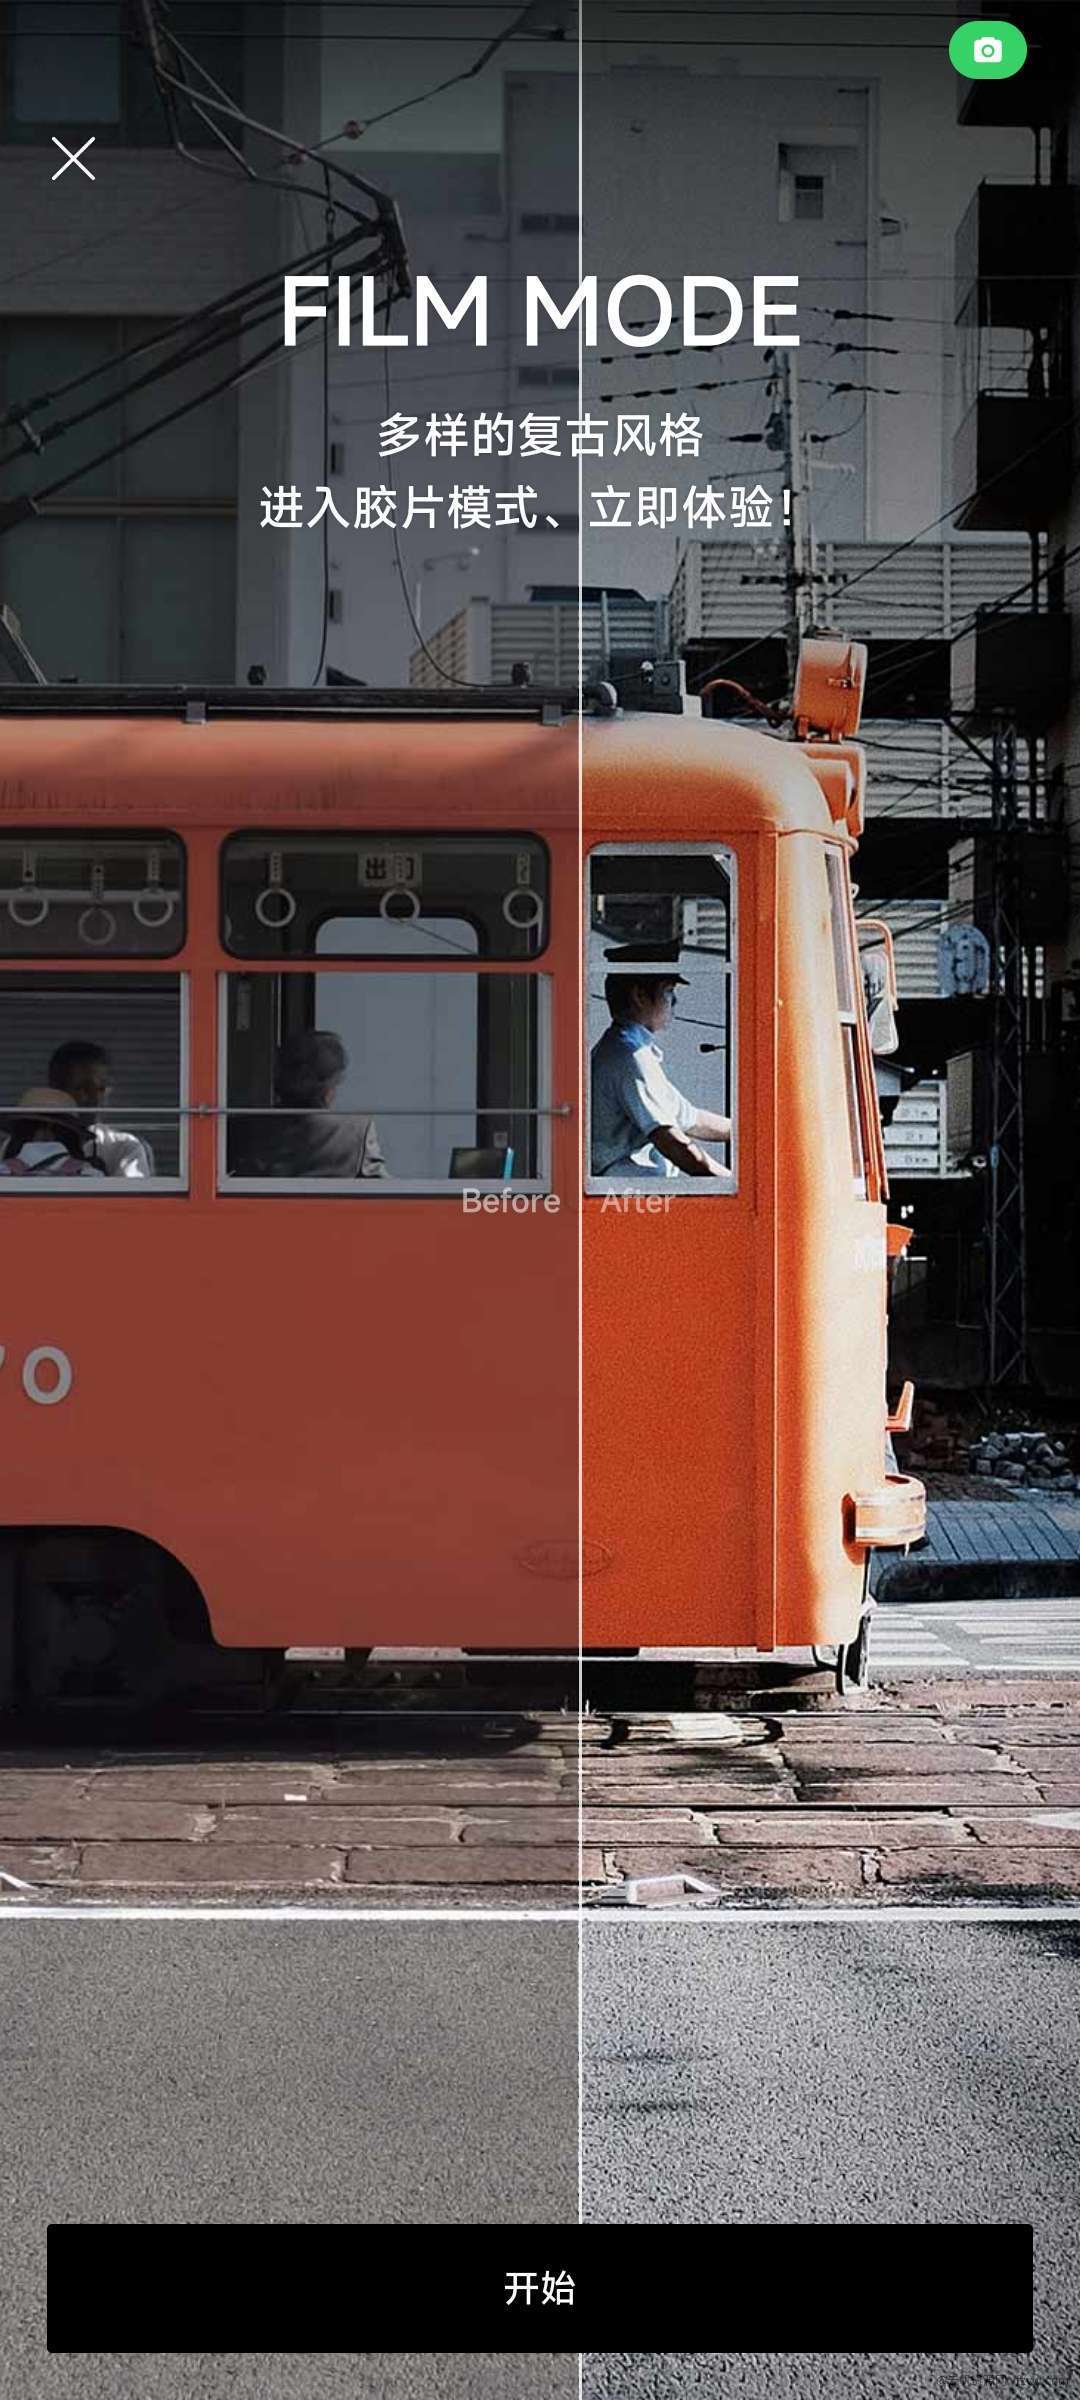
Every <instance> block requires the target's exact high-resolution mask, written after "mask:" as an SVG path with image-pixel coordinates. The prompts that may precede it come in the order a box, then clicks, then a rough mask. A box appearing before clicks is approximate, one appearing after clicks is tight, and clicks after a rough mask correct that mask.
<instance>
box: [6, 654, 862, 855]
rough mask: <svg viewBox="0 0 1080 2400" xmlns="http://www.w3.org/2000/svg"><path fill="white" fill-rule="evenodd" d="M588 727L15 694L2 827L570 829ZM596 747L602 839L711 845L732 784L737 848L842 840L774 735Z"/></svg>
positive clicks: (210, 694) (556, 718)
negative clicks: (754, 841)
mask: <svg viewBox="0 0 1080 2400" xmlns="http://www.w3.org/2000/svg"><path fill="white" fill-rule="evenodd" d="M586 708H587V709H588V695H586ZM579 714H580V711H579V704H578V695H577V693H576V692H575V691H573V690H564V689H552V690H534V689H532V688H531V687H528V686H526V687H524V688H520V687H517V686H507V685H500V686H498V687H496V688H494V689H491V690H474V689H471V688H470V689H469V690H467V691H458V690H456V689H455V690H452V691H446V692H442V691H439V692H428V691H423V690H411V689H410V690H406V691H388V690H379V691H376V690H373V689H370V688H368V687H366V686H351V685H350V686H330V687H326V686H319V687H317V688H315V689H314V690H310V691H294V690H283V691H268V690H265V689H258V688H251V687H242V688H239V689H236V690H234V689H232V688H230V687H226V686H202V687H191V686H179V687H178V686H152V685H136V686H126V687H117V686H103V687H92V686H87V685H48V684H36V685H19V686H6V687H0V818H2V817H5V816H6V817H9V818H15V819H21V820H22V821H23V822H24V823H25V821H26V820H27V818H30V819H38V818H40V817H45V818H46V819H47V820H48V821H51V822H52V823H53V824H55V825H57V826H60V825H62V824H63V823H64V821H65V819H66V821H67V822H68V824H69V825H70V824H71V823H73V822H78V820H79V819H80V817H82V816H83V815H85V816H87V817H92V818H94V819H95V820H97V821H99V822H106V821H108V820H110V819H111V820H112V821H113V822H114V823H116V822H125V821H126V822H127V823H129V824H137V823H138V822H139V821H140V819H141V820H142V822H144V823H161V822H165V821H167V820H170V819H171V821H172V822H173V823H175V824H177V825H184V824H198V823H200V822H202V823H213V824H220V823H221V822H222V821H223V819H224V820H226V821H229V822H232V821H235V822H237V823H242V822H245V821H246V822H249V823H252V824H256V823H258V822H259V820H260V819H261V820H263V821H264V822H265V820H266V819H267V818H268V817H269V818H271V819H272V818H275V817H278V818H280V819H282V820H284V819H285V818H286V817H287V816H289V815H290V814H295V813H296V812H297V811H298V810H299V811H301V812H302V814H303V817H304V821H305V822H307V823H312V822H316V821H318V819H319V817H320V816H322V817H324V820H325V821H326V822H327V823H328V824H329V823H333V822H334V821H336V820H339V819H340V816H341V813H342V811H343V810H344V809H346V808H353V809H355V807H356V806H357V804H358V802H359V803H362V804H363V805H364V806H365V813H367V809H368V807H369V805H370V808H371V810H372V811H373V812H374V813H373V815H372V821H373V822H374V821H375V815H377V814H379V813H381V814H382V815H383V816H384V817H385V818H387V819H391V820H393V819H397V820H398V821H399V822H402V821H404V820H405V818H406V817H408V819H410V820H411V821H412V822H413V823H416V824H424V823H427V824H431V825H433V826H434V825H445V824H446V823H447V821H448V820H449V821H453V823H454V824H456V825H469V824H473V825H476V826H479V825H481V824H487V825H494V826H499V825H503V824H505V825H507V826H512V827H514V828H515V829H516V830H520V829H521V828H522V827H523V826H525V825H526V824H532V825H535V826H536V827H537V829H538V830H543V828H544V827H545V826H547V827H550V828H552V829H555V828H560V827H567V826H572V825H574V824H576V822H577V816H578V796H577V734H578V718H579ZM361 726H362V727H363V736H364V738H363V743H362V746H361V745H358V743H357V734H358V732H359V731H360V728H361ZM587 735H588V739H587V748H586V777H587V785H588V790H587V795H586V814H587V816H588V818H589V821H590V831H591V832H595V831H597V830H601V831H608V830H610V832H611V834H612V835H613V836H618V835H622V836H623V838H626V837H627V836H630V837H631V838H632V836H633V832H634V828H635V826H637V825H640V827H641V830H642V834H643V836H644V835H645V834H646V833H647V834H648V835H649V836H651V837H655V834H656V832H657V829H658V826H659V827H660V828H661V829H670V830H671V831H672V832H674V831H676V830H679V831H681V832H682V833H684V834H686V835H688V836H690V837H691V838H692V837H693V834H694V832H695V830H697V829H698V828H700V831H701V834H702V835H703V836H705V837H707V836H708V835H709V834H712V833H714V832H715V831H716V830H717V803H718V788H717V787H718V783H719V784H720V785H721V786H722V789H723V826H724V829H725V830H729V831H732V832H738V831H741V830H746V831H750V830H752V829H754V828H755V827H761V826H772V827H774V828H776V829H777V830H779V831H783V832H798V831H807V832H815V833H826V832H828V831H830V830H831V829H833V820H832V818H831V816H830V812H829V808H828V805H827V803H826V800H825V798H824V795H823V793H822V790H821V787H820V785H819V783H818V781H817V779H816V777H815V775H814V773H813V771H812V769H811V767H810V765H809V764H808V762H807V760H806V758H805V757H804V756H803V755H802V753H801V750H800V748H799V745H798V744H797V743H794V742H791V741H785V740H782V739H780V738H778V737H777V736H776V735H774V734H770V733H766V732H764V731H761V730H757V729H748V728H746V727H743V726H739V725H731V724H728V723H725V722H720V721H717V720H716V719H713V718H702V717H698V716H694V715H690V714H681V713H674V712H672V713H669V712H668V711H666V710H660V709H658V710H656V711H647V712H643V713H641V714H636V713H635V714H628V715H623V714H621V713H620V714H606V713H604V712H603V711H600V712H598V713H597V714H595V715H589V716H588V720H587Z"/></svg>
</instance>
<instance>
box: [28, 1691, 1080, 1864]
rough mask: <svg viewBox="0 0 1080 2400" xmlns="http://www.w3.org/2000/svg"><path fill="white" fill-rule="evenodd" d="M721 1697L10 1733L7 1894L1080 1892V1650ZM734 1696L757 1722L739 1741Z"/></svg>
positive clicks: (743, 1721) (744, 1722)
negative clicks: (855, 1693)
mask: <svg viewBox="0 0 1080 2400" xmlns="http://www.w3.org/2000/svg"><path fill="white" fill-rule="evenodd" d="M711 1697H712V1699H713V1703H714V1706H713V1710H712V1712H710V1711H709V1710H708V1709H706V1710H705V1711H703V1712H700V1713H698V1714H696V1715H680V1714H679V1713H678V1712H676V1713H675V1714H674V1715H672V1714H671V1713H670V1711H668V1712H667V1713H665V1712H664V1711H663V1710H662V1709H661V1710H654V1711H652V1712H651V1713H650V1712H648V1711H645V1710H640V1711H638V1712H636V1713H635V1712H634V1711H632V1710H629V1709H623V1710H622V1712H621V1713H620V1711H619V1709H618V1708H616V1707H612V1709H611V1710H610V1711H609V1712H608V1713H606V1714H603V1715H597V1716H592V1717H586V1718H585V1719H584V1720H580V1721H579V1720H578V1719H577V1718H575V1717H572V1716H569V1715H566V1714H562V1713H559V1714H554V1713H550V1712H549V1713H544V1712H543V1711H536V1712H534V1713H533V1714H531V1715H529V1716H524V1715H523V1716H520V1717H519V1718H518V1719H517V1720H512V1719H509V1718H506V1719H504V1720H491V1721H489V1722H487V1723H484V1722H479V1723H477V1722H475V1721H470V1720H468V1719H466V1718H462V1719H461V1720H460V1721H457V1720H455V1719H454V1718H453V1717H452V1716H451V1715H447V1716H444V1717H443V1718H441V1719H440V1718H438V1717H437V1716H430V1717H426V1718H424V1719H423V1721H420V1720H417V1721H416V1722H414V1723H411V1724H410V1723H408V1722H403V1721H401V1720H398V1721H397V1722H387V1721H385V1720H380V1718H379V1717H378V1716H377V1715H375V1714H368V1715H364V1716H357V1717H355V1718H346V1717H341V1718H329V1719H326V1720H324V1721H323V1722H321V1723H320V1724H318V1725H313V1724H311V1723H310V1722H309V1723H306V1724H305V1723H302V1722H297V1723H295V1724H286V1725H283V1726H278V1727H273V1728H271V1729H270V1730H267V1729H265V1728H262V1727H259V1726H255V1727H253V1728H250V1729H245V1728H242V1727H241V1728H237V1727H232V1728H222V1727H220V1726H219V1727H217V1728H216V1729H215V1728H213V1727H212V1726H208V1725H204V1726H203V1727H202V1728H201V1729H195V1728H193V1729H192V1730H191V1731H189V1733H188V1734H187V1736H186V1738H185V1739H183V1740H178V1739H177V1738H176V1737H175V1735H174V1736H173V1737H172V1738H171V1739H170V1740H168V1741H166V1740H164V1739H162V1740H159V1741H157V1742H156V1743H149V1742H144V1743H143V1745H142V1746H141V1747H138V1746H136V1743H135V1741H134V1740H128V1741H126V1742H122V1743H121V1742H117V1741H116V1740H115V1739H114V1740H113V1741H112V1743H111V1744H110V1745H108V1746H106V1745H104V1744H103V1743H101V1742H100V1741H99V1742H98V1743H96V1744H95V1743H94V1742H93V1741H92V1740H91V1739H89V1738H88V1736H87V1734H86V1732H85V1731H82V1732H80V1734H79V1737H78V1738H77V1739H75V1740H72V1739H71V1738H70V1737H65V1738H64V1739H62V1740H53V1741H52V1742H51V1743H50V1744H47V1745H44V1746H42V1745H40V1744H38V1745H34V1746H31V1745H29V1744H28V1743H24V1744H22V1745H19V1744H9V1745H8V1747H7V1748H5V1749H2V1750H0V1905H5V1906H7V1907H8V1908H10V1909H14V1910H18V1909H19V1908H20V1907H26V1906H27V1905H29V1904H32V1903H34V1902H41V1901H45V1902H49V1901H55V1902H60V1903H63V1902H72V1901H75V1902H83V1903H86V1902H90V1903H108V1902H111V1901H115V1900H117V1899H125V1900H136V1901H137V1900H147V1901H150V1900H158V1899H165V1900H172V1901H191V1900H204V1899H205V1900H208V1901H218V1900H223V1901H226V1902H230V1901H251V1900H254V1901H256V1902H260V1901H265V1902H281V1901H294V1900H299V1901H302V1900H304V1899H314V1900H317V1901H319V1902H320V1903H322V1902H326V1903H329V1904H332V1905H334V1906H341V1907H343V1908H348V1907H355V1906H357V1905H363V1906H367V1907H374V1908H388V1909H390V1908H392V1909H402V1908H405V1909H408V1908H415V1907H431V1906H437V1907H440V1908H441V1907H446V1906H449V1907H458V1906H462V1907H465V1906H468V1907H471V1908H480V1909H487V1908H492V1907H507V1906H510V1907H516V1906H521V1907H529V1908H540V1909H545V1908H551V1909H565V1908H566V1907H567V1906H574V1905H575V1904H576V1903H577V1901H578V1898H579V1894H580V1895H581V1896H583V1897H584V1899H585V1901H586V1903H590V1902H591V1901H593V1900H598V1899H599V1898H600V1897H601V1895H603V1894H604V1893H605V1892H607V1893H611V1892H613V1891H616V1890H618V1889H619V1887H620V1886H621V1885H622V1884H623V1883H624V1881H625V1880H626V1879H627V1878H649V1877H651V1876H657V1875H659V1876H670V1875H678V1874H680V1873H683V1872H685V1873H689V1874H692V1875H693V1876H695V1877H697V1878H698V1879H700V1880H703V1881H705V1882H707V1883H708V1884H709V1885H710V1886H712V1888H713V1889H714V1890H715V1891H716V1892H717V1893H718V1894H719V1896H720V1898H721V1899H722V1900H725V1901H734V1902H736V1903H740V1904H745V1905H747V1906H750V1907H753V1906H757V1905H762V1904H770V1903H776V1902H779V1901H783V1900H787V1899H793V1900H796V1901H806V1902H829V1901H836V1902H843V1903H851V1902H859V1903H864V1904H865V1905H866V1906H868V1907H874V1906H880V1905H882V1904H885V1905H888V1904H889V1903H891V1902H900V1901H911V1900H913V1899H914V1900H918V1899H933V1900H938V1901H942V1900H944V1901H952V1900H955V1899H964V1898H971V1899H975V1900H979V1901H996V1900H1006V1901H1010V1902H1012V1901H1015V1900H1017V1899H1021V1900H1045V1899H1050V1900H1054V1901H1060V1900H1062V1899H1073V1898H1076V1899H1080V1676H1063V1675H1053V1676H1042V1675H1036V1674H1031V1675H1025V1676H1019V1675H1018V1676H1011V1677H1009V1676H1004V1675H994V1676H988V1675H983V1674H976V1675H964V1674H959V1675H954V1676H950V1677H937V1676H931V1677H929V1678H924V1679H922V1680H919V1679H916V1678H914V1677H910V1676H909V1677H908V1678H907V1679H905V1680H904V1681H902V1682H898V1683H896V1684H894V1685H892V1686H891V1687H890V1686H884V1687H881V1688H878V1689H876V1690H874V1691H872V1692H871V1693H869V1694H867V1695H866V1696H865V1697H861V1698H859V1699H857V1700H856V1701H855V1702H851V1701H849V1702H847V1703H846V1704H843V1705H841V1704H838V1703H836V1702H835V1701H834V1700H832V1699H831V1698H830V1697H829V1696H828V1694H827V1692H826V1691H824V1690H822V1691H819V1692H816V1693H814V1692H812V1693H810V1694H808V1695H806V1696H804V1697H803V1698H802V1700H801V1701H800V1700H799V1699H797V1698H796V1697H795V1696H793V1695H791V1694H788V1695H787V1697H785V1693H784V1687H783V1686H782V1685H780V1686H777V1687H776V1688H775V1689H774V1690H773V1691H772V1692H770V1691H768V1690H765V1691H764V1692H758V1693H757V1694H756V1695H755V1696H754V1697H753V1698H750V1699H748V1698H747V1697H746V1696H745V1695H739V1694H737V1695H736V1701H735V1705H734V1707H733V1706H732V1700H731V1695H730V1694H725V1692H724V1688H723V1679H722V1677H721V1676H719V1675H718V1677H717V1680H716V1688H715V1689H714V1691H713V1693H712V1695H711ZM726 1709H731V1711H732V1716H733V1719H734V1731H735V1733H736V1735H737V1737H738V1738H736V1739H733V1740H730V1741H729V1740H724V1739H721V1740H720V1741H719V1742H717V1741H715V1740H713V1739H711V1738H710V1736H711V1735H712V1734H714V1733H715V1732H716V1731H718V1730H719V1731H720V1732H721V1734H723V1731H724V1727H723V1725H722V1723H721V1722H720V1719H719V1715H718V1713H717V1712H718V1710H726ZM579 1796H580V1800H581V1804H582V1813H581V1814H580V1815H579Z"/></svg>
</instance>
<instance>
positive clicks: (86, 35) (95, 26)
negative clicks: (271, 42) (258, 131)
mask: <svg viewBox="0 0 1080 2400" xmlns="http://www.w3.org/2000/svg"><path fill="white" fill-rule="evenodd" d="M134 13H136V12H129V11H128V10H127V9H125V8H124V7H123V6H122V5H121V0H13V4H12V5H11V6H9V7H8V8H6V9H4V10H3V11H2V12H0V18H2V24H0V83H2V103H3V117H4V132H5V137H6V139H7V140H8V141H10V142H47V141H48V140H49V139H50V138H51V135H52V133H53V130H54V128H55V127H57V126H59V127H60V128H61V130H64V129H66V130H67V131H68V132H69V133H70V132H73V131H77V130H81V129H84V128H85V130H86V131H87V132H90V131H92V132H93V134H94V138H95V141H97V142H101V143H106V142H109V143H113V144H116V145H122V146H123V147H125V148H129V149H139V148H143V147H146V146H149V147H152V148H153V147H156V148H162V149H167V148H169V147H170V145H171V143H172V139H173V135H172V130H171V127H170V125H169V121H168V118H167V117H166V114H165V110H164V108H163V106H162V102H161V95H160V93H159V91H158V88H157V85H156V83H155V81H154V77H153V73H152V71H151V66H150V60H149V58H148V56H147V54H146V51H145V49H144V47H143V45H142V44H141V43H140V42H137V41H135V40H134V39H133V38H132V34H131V29H130V24H129V16H130V15H132V14H134ZM242 31H243V11H242V9H241V8H240V6H239V5H234V4H233V0H214V5H213V7H212V8H209V9H208V8H207V7H206V5H205V0H171V4H170V7H169V9H168V12H167V26H166V41H167V39H168V35H169V34H170V33H171V34H174V35H175V36H176V37H177V39H178V40H180V41H182V42H184V43H185V44H187V45H189V46H190V48H191V50H192V51H193V52H194V53H195V55H196V56H197V57H198V59H199V62H200V64H201V65H202V66H203V67H205V68H206V70H207V72H208V74H209V75H210V76H212V77H213V78H214V80H215V81H216V82H217V84H218V85H219V87H221V88H223V89H224V90H225V91H227V92H228V94H229V96H230V98H231V99H233V100H235V101H236V102H237V103H238V104H242V100H243V40H242ZM181 122H182V127H183V133H184V138H185V140H186V141H187V142H188V143H189V144H190V145H191V146H192V147H193V148H196V149H198V148H203V149H205V148H207V147H208V146H210V145H211V141H212V137H211V136H210V135H209V134H208V133H207V131H206V129H205V127H204V126H203V125H202V124H200V122H199V120H198V118H196V117H194V116H192V115H191V113H190V111H185V110H184V107H183V103H182V102H181ZM72 172H75V170H72Z"/></svg>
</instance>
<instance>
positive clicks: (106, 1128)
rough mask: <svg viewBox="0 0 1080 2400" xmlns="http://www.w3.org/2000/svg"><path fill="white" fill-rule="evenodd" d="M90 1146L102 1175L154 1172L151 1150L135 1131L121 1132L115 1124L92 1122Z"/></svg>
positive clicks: (149, 1173) (140, 1174) (139, 1174)
mask: <svg viewBox="0 0 1080 2400" xmlns="http://www.w3.org/2000/svg"><path fill="white" fill-rule="evenodd" d="M90 1145H91V1155H92V1157H93V1160H94V1163H95V1165H96V1166H98V1167H100V1169H101V1172H102V1174H103V1175H128V1176H132V1175H133V1176H139V1177H141V1176H144V1175H152V1174H153V1172H154V1159H153V1152H152V1151H151V1150H150V1149H149V1148H148V1146H147V1144H146V1143H145V1142H141V1141H140V1140H139V1136H138V1134H137V1133H121V1131H120V1128H119V1126H118V1125H91V1127H90Z"/></svg>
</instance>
